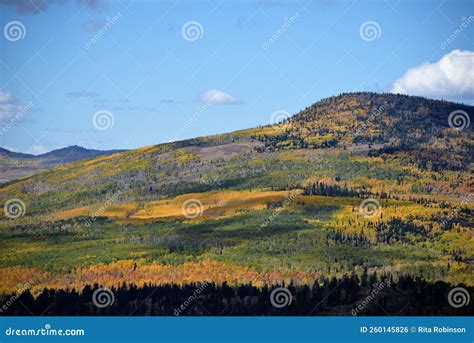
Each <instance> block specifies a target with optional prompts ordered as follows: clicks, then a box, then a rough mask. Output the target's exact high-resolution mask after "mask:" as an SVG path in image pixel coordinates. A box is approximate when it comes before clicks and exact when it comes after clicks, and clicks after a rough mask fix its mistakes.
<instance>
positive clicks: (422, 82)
mask: <svg viewBox="0 0 474 343" xmlns="http://www.w3.org/2000/svg"><path fill="white" fill-rule="evenodd" d="M391 92H392V93H401V94H410V95H420V96H426V97H432V98H445V99H452V100H473V99H474V52H472V51H467V50H466V51H461V50H453V51H451V52H450V53H449V54H447V55H444V56H443V57H442V58H441V59H440V60H439V61H438V62H435V63H425V64H423V65H421V66H418V67H415V68H411V69H408V70H407V72H406V73H405V74H404V75H403V76H402V77H401V78H399V79H398V80H397V81H396V82H395V83H394V84H393V86H392V90H391Z"/></svg>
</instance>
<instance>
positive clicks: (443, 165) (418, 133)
mask: <svg viewBox="0 0 474 343" xmlns="http://www.w3.org/2000/svg"><path fill="white" fill-rule="evenodd" d="M460 109H461V110H464V111H466V112H467V113H474V108H473V107H471V106H466V105H459V104H454V103H450V102H446V101H437V100H428V99H424V98H419V97H408V96H402V95H393V94H382V95H379V94H375V93H353V94H343V95H341V96H337V97H333V98H329V99H325V100H322V101H320V102H318V103H316V104H314V105H312V106H310V107H308V108H306V109H305V110H303V111H301V112H300V113H298V114H297V115H295V116H294V117H292V118H291V119H290V120H288V121H287V122H283V123H280V124H276V125H270V126H264V127H259V128H254V129H248V130H241V131H236V132H232V133H228V134H222V135H216V136H209V137H201V138H196V139H191V140H186V141H180V142H174V143H168V144H161V145H156V146H149V147H143V148H140V149H136V150H132V151H125V152H121V153H118V154H114V155H110V156H100V157H97V158H95V159H91V160H88V161H84V162H74V163H72V164H69V165H66V166H62V167H57V168H55V169H53V170H50V171H47V172H44V173H40V174H37V175H34V176H31V177H29V178H27V179H24V180H19V181H17V182H13V183H11V184H9V185H8V186H4V187H3V189H1V191H0V199H3V200H6V199H8V198H11V197H12V196H16V197H21V198H25V199H31V201H29V203H30V206H29V207H30V209H31V210H33V211H34V210H35V209H39V208H46V207H47V208H49V209H55V208H56V209H61V208H63V209H64V208H73V207H77V206H79V205H86V204H93V203H98V202H100V201H104V200H105V199H106V197H107V195H110V194H113V193H114V192H116V191H117V190H122V195H121V201H125V200H158V199H161V198H163V197H168V196H173V195H178V194H184V193H187V192H196V191H206V190H212V189H222V188H228V187H230V188H234V189H248V188H254V187H259V188H269V187H270V188H271V187H274V188H275V187H276V188H278V187H283V186H287V185H296V184H305V183H307V182H310V181H311V180H318V179H321V178H330V179H334V178H336V177H337V179H338V180H339V181H340V182H345V183H352V184H353V186H354V187H367V188H374V190H375V189H379V190H380V188H381V187H385V188H386V190H390V191H392V192H395V193H420V194H431V193H433V194H443V193H448V194H453V195H457V196H459V195H463V194H464V195H465V194H468V193H469V192H470V191H469V187H470V186H472V185H471V184H470V181H469V175H468V174H467V173H466V172H463V171H467V170H468V166H469V165H470V164H471V163H472V156H474V154H473V153H472V152H473V150H472V148H473V144H472V143H473V136H472V128H471V127H467V128H465V129H464V130H456V129H452V128H451V127H450V126H449V123H448V117H449V114H450V113H451V112H453V111H455V110H460ZM74 150H76V149H74ZM93 153H96V152H93ZM46 155H48V156H45V157H48V158H53V159H54V157H55V155H57V154H56V153H54V152H52V153H49V154H46ZM77 155H80V156H81V157H83V155H81V154H80V153H78V154H73V156H77ZM369 155H370V156H369ZM369 157H371V158H369ZM315 163H317V164H318V165H317V166H315ZM433 173H438V174H439V175H434V174H433ZM354 178H358V180H357V182H354V181H355V179H354ZM369 179H372V180H371V181H370V182H369ZM388 180H391V181H388ZM466 192H467V193H466Z"/></svg>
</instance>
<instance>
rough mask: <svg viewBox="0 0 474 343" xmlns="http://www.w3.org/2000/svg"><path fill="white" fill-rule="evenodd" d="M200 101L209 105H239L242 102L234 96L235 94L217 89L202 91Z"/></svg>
mask: <svg viewBox="0 0 474 343" xmlns="http://www.w3.org/2000/svg"><path fill="white" fill-rule="evenodd" d="M200 101H201V102H202V103H203V104H209V105H217V104H221V105H238V104H241V103H242V101H241V100H239V99H238V98H236V97H234V96H233V95H230V94H229V93H226V92H223V91H220V90H217V89H210V90H208V91H205V92H204V93H202V94H201V96H200Z"/></svg>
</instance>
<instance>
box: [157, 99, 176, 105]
mask: <svg viewBox="0 0 474 343" xmlns="http://www.w3.org/2000/svg"><path fill="white" fill-rule="evenodd" d="M160 102H161V103H162V104H174V103H176V100H174V99H171V98H168V99H161V100H160Z"/></svg>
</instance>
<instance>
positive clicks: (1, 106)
mask: <svg viewBox="0 0 474 343" xmlns="http://www.w3.org/2000/svg"><path fill="white" fill-rule="evenodd" d="M22 108H23V107H22V106H19V105H17V104H16V103H15V102H14V100H13V98H12V95H11V94H10V92H9V91H1V90H0V122H6V121H8V120H10V119H11V118H13V117H14V116H15V115H16V114H17V113H18V112H19V111H21V110H22Z"/></svg>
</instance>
